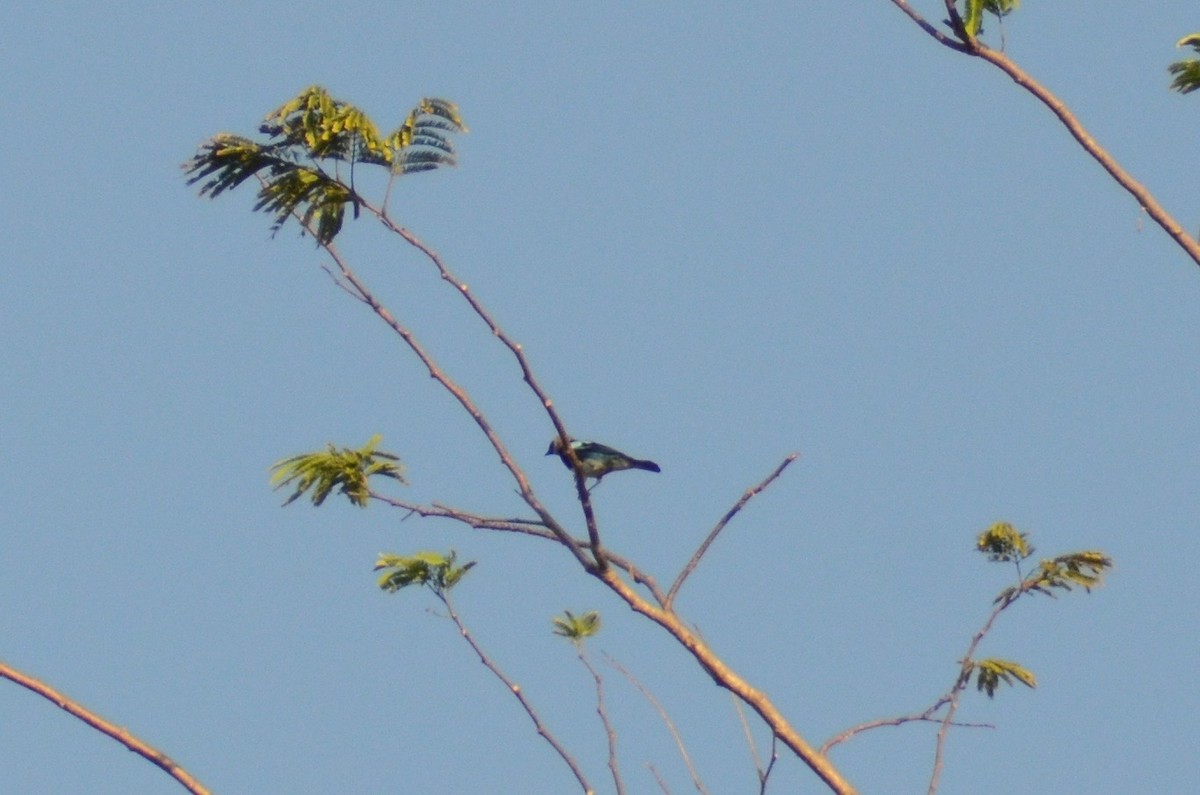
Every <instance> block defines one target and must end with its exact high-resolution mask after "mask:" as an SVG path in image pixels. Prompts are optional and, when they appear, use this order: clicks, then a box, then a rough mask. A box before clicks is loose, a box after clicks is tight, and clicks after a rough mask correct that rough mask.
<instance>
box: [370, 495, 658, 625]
mask: <svg viewBox="0 0 1200 795" xmlns="http://www.w3.org/2000/svg"><path fill="white" fill-rule="evenodd" d="M369 495H370V497H371V499H373V500H378V501H379V502H382V503H385V504H387V505H390V506H392V507H393V508H400V509H402V510H406V511H408V512H409V513H410V514H417V515H418V516H422V517H426V518H430V517H432V518H437V519H449V520H451V521H455V522H459V523H461V524H465V525H467V526H468V527H471V528H474V529H476V530H496V531H500V532H504V533H520V534H522V535H527V536H533V537H535V538H544V539H547V540H550V541H555V542H557V543H562V541H561V539H560V538H559V537H558V535H557V534H556V533H554V532H552V531H550V530H548V529H546V526H545V525H544V524H542V523H541V522H540V521H539V520H536V519H516V518H513V519H498V518H494V517H489V516H481V515H479V514H474V513H470V512H468V511H463V510H461V509H459V508H452V507H450V506H448V505H442V504H441V503H433V504H432V505H421V504H419V503H415V502H409V501H407V500H400V499H396V498H395V497H388V496H386V495H383V494H380V493H378V492H376V491H371V492H369ZM406 518H407V517H406ZM572 540H574V542H575V544H576V545H578V546H585V545H586V544H587V543H588V542H587V540H580V539H577V538H576V539H572ZM604 556H605V559H606V560H608V562H609V563H611V564H612V565H614V566H616V567H617V568H618V569H621V570H622V571H625V572H626V573H627V574H629V576H630V577H631V578H632V579H633V581H634V582H636V583H638V584H639V585H641V586H643V587H645V588H646V589H647V590H648V591H650V595H651V596H653V597H654V599H655V601H657V602H658V603H659V604H660V605H661V604H662V603H663V602H664V601H665V600H666V596H665V595H664V594H663V592H662V589H661V588H660V587H659V585H658V582H657V581H656V580H655V579H654V577H652V576H651V575H649V574H646V573H645V572H643V571H642V570H641V569H639V568H638V567H637V566H636V565H634V563H633V561H631V560H629V559H628V558H625V557H623V556H621V555H618V554H617V553H615V552H613V551H612V550H610V549H607V548H605V550H604Z"/></svg>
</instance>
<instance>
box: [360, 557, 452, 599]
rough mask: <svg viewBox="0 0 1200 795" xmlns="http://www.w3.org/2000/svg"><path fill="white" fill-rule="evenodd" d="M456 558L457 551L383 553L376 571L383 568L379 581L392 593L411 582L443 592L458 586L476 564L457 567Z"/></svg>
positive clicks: (376, 562)
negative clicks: (409, 553)
mask: <svg viewBox="0 0 1200 795" xmlns="http://www.w3.org/2000/svg"><path fill="white" fill-rule="evenodd" d="M456 558H457V555H456V553H455V552H454V550H450V552H449V553H448V554H446V555H443V554H441V553H440V552H418V553H416V554H415V555H408V556H402V555H394V554H390V553H381V554H380V556H379V559H378V560H376V561H375V570H376V571H383V574H381V575H380V576H379V579H378V580H377V584H378V585H379V587H380V588H381V589H383V590H385V591H387V592H388V593H396V592H397V591H399V590H401V589H402V588H407V587H409V586H410V585H417V586H422V585H423V586H425V587H427V588H429V589H431V590H432V591H434V593H438V594H442V593H445V592H446V591H448V590H450V589H451V588H453V587H454V586H455V585H457V584H458V583H459V581H461V580H462V578H463V576H465V575H466V573H467V572H468V571H470V570H471V569H472V568H474V566H475V561H468V562H467V563H464V564H463V565H462V566H455V565H454V561H455V559H456Z"/></svg>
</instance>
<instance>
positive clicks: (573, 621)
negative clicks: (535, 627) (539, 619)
mask: <svg viewBox="0 0 1200 795" xmlns="http://www.w3.org/2000/svg"><path fill="white" fill-rule="evenodd" d="M599 631H600V613H598V612H597V611H595V610H589V611H587V612H586V613H584V614H583V615H581V616H577V615H575V614H574V613H572V612H571V611H570V610H564V611H563V615H561V616H555V617H554V634H555V635H561V636H562V637H564V638H567V639H568V640H570V641H571V642H572V643H574V644H575V645H577V646H578V645H579V644H580V643H582V642H583V640H584V638H590V637H591V636H592V635H595V634H596V633H597V632H599Z"/></svg>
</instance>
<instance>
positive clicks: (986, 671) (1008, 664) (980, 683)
mask: <svg viewBox="0 0 1200 795" xmlns="http://www.w3.org/2000/svg"><path fill="white" fill-rule="evenodd" d="M1014 680H1016V682H1020V683H1021V684H1023V685H1025V686H1026V687H1028V688H1035V687H1037V677H1036V676H1034V675H1033V671H1030V670H1029V669H1028V668H1025V667H1023V666H1022V665H1020V664H1018V663H1015V662H1012V661H1011V660H1000V659H996V658H994V657H993V658H989V659H986V660H980V661H979V662H977V663H975V689H977V690H983V691H986V692H987V695H988V698H992V697H994V696H995V695H996V688H998V687H999V686H1000V683H1001V682H1003V683H1004V684H1006V685H1012V684H1014Z"/></svg>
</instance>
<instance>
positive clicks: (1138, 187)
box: [891, 0, 1200, 265]
mask: <svg viewBox="0 0 1200 795" xmlns="http://www.w3.org/2000/svg"><path fill="white" fill-rule="evenodd" d="M891 2H892V4H893V5H894V6H896V7H897V8H899V9H900V10H901V11H903V12H904V13H905V14H906V15H907V16H908V17H909V18H910V19H912V20H913V21H914V22H915V23H916V24H917V25H918V26H920V28H921V29H922V30H924V31H925V32H926V33H928V34H929V35H930V36H932V37H933V38H935V39H936V40H937V41H938V42H939V43H941V44H943V45H945V46H947V47H949V48H951V49H953V50H956V51H957V52H961V53H965V54H967V55H971V56H975V57H977V58H982V59H983V60H985V61H987V62H988V63H990V64H992V65H993V66H995V67H996V68H997V69H999V70H1000V71H1002V72H1004V73H1005V74H1006V75H1008V76H1009V77H1010V78H1012V80H1013V82H1015V83H1016V84H1017V85H1019V86H1020V87H1021V88H1024V89H1025V90H1026V91H1028V92H1029V93H1030V94H1033V96H1035V97H1036V98H1037V99H1038V101H1039V102H1041V103H1042V104H1043V105H1045V106H1046V107H1047V108H1049V110H1050V112H1051V113H1053V114H1054V115H1055V116H1057V117H1058V120H1059V121H1060V122H1062V124H1063V126H1064V127H1066V128H1067V131H1068V132H1069V133H1070V134H1071V137H1072V138H1074V139H1075V141H1076V142H1077V143H1078V144H1079V145H1080V146H1082V147H1083V149H1084V151H1085V152H1087V153H1088V154H1089V155H1091V156H1092V158H1093V159H1094V160H1095V161H1096V162H1097V163H1099V164H1100V166H1101V168H1103V169H1104V170H1105V171H1107V172H1108V174H1109V176H1111V177H1112V178H1113V179H1114V180H1116V182H1117V184H1118V185H1120V186H1121V187H1122V188H1124V189H1125V190H1126V191H1127V192H1128V193H1129V194H1130V195H1131V196H1133V198H1134V199H1135V200H1136V201H1137V203H1138V206H1139V207H1141V208H1142V209H1143V210H1144V211H1145V212H1146V214H1147V215H1149V216H1150V217H1151V218H1153V219H1154V222H1155V223H1156V224H1158V225H1159V226H1160V227H1161V228H1162V230H1163V231H1164V232H1166V233H1167V236H1168V237H1170V238H1171V239H1172V240H1174V241H1175V243H1176V245H1178V246H1179V247H1180V248H1181V249H1183V251H1184V253H1186V254H1187V255H1188V256H1189V257H1190V258H1191V259H1192V261H1193V262H1195V263H1196V264H1197V265H1200V242H1198V241H1197V240H1196V238H1194V237H1192V236H1191V235H1190V234H1188V232H1187V230H1186V229H1184V228H1183V226H1182V225H1181V224H1180V223H1179V222H1178V221H1176V220H1175V218H1174V217H1173V216H1172V215H1171V214H1170V213H1169V212H1167V210H1166V208H1165V207H1163V206H1162V205H1161V204H1159V202H1158V200H1157V199H1156V198H1154V194H1152V193H1151V192H1150V191H1149V189H1147V188H1146V186H1145V185H1143V184H1142V183H1140V182H1138V181H1137V180H1136V179H1134V177H1133V175H1132V174H1130V173H1129V172H1128V171H1126V170H1125V168H1124V167H1123V166H1121V164H1120V163H1118V162H1117V160H1116V158H1114V157H1113V156H1112V155H1111V154H1109V153H1108V150H1106V149H1105V148H1104V147H1102V146H1101V145H1100V144H1099V143H1097V142H1096V139H1095V138H1093V137H1092V134H1091V133H1089V132H1088V131H1087V128H1085V127H1084V126H1083V124H1082V123H1081V122H1080V121H1079V118H1078V117H1077V116H1076V115H1075V114H1074V113H1073V112H1072V111H1071V109H1070V108H1068V107H1067V105H1066V103H1064V102H1063V101H1062V100H1061V99H1059V98H1058V97H1057V96H1055V95H1054V94H1053V93H1052V92H1051V91H1050V90H1049V89H1047V88H1046V87H1045V86H1043V85H1042V84H1041V83H1039V82H1038V81H1037V80H1035V79H1034V78H1033V76H1031V75H1030V74H1029V73H1028V72H1026V71H1025V70H1024V69H1022V68H1021V67H1020V66H1018V65H1017V64H1016V62H1015V61H1013V60H1012V59H1011V58H1009V57H1008V56H1007V55H1005V54H1004V53H1003V52H1001V51H999V50H994V49H992V48H990V47H988V46H987V45H986V44H984V43H983V42H981V41H979V39H978V38H977V37H976V38H971V37H969V36H967V35H966V32H965V30H964V29H963V25H962V20H961V19H959V18H958V15H957V13H956V12H955V11H954V0H946V7H947V9H949V13H950V15H951V22H952V27H954V29H955V33H956V35H958V37H959V40H958V41H955V40H954V39H952V38H950V37H948V36H946V35H945V34H944V33H942V32H941V31H939V30H937V28H935V27H934V26H933V25H931V24H929V22H928V21H927V20H925V19H924V18H923V17H922V16H921V15H920V14H918V13H917V12H916V11H914V10H913V9H912V7H911V6H909V4H908V3H907V2H905V0H891Z"/></svg>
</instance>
